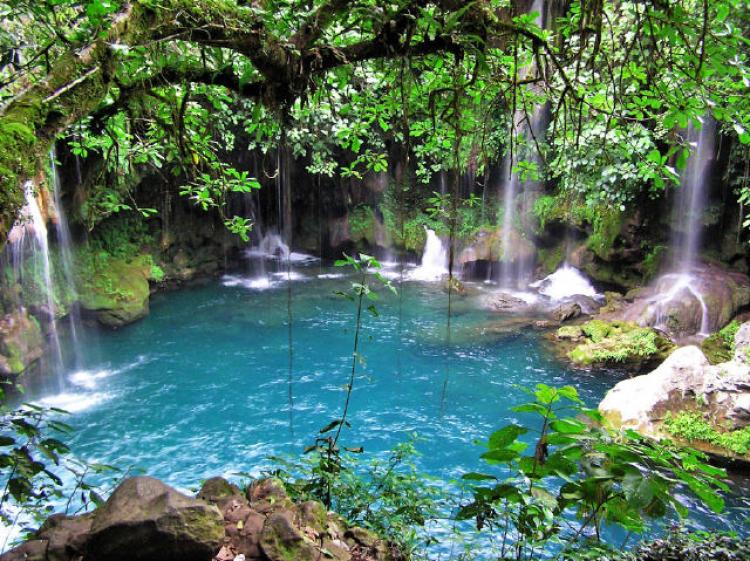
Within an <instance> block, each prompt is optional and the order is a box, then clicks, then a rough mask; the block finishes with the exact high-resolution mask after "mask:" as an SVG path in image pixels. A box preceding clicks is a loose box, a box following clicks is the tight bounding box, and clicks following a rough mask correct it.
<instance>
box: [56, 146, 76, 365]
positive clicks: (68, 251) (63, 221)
mask: <svg viewBox="0 0 750 561" xmlns="http://www.w3.org/2000/svg"><path fill="white" fill-rule="evenodd" d="M56 160H57V153H56V150H55V148H54V147H53V148H52V150H51V151H50V175H51V179H52V195H53V201H54V203H55V210H56V213H57V216H56V217H55V221H54V224H55V233H56V235H57V246H58V248H59V254H60V263H61V265H62V272H63V278H64V279H65V284H66V285H67V289H68V290H69V291H70V292H71V294H72V296H73V302H74V303H73V305H72V306H71V307H70V312H69V314H68V320H69V324H70V338H71V343H72V347H73V361H74V366H75V367H76V368H79V367H80V366H81V356H82V354H81V353H82V351H81V343H80V338H79V337H80V334H81V317H80V313H79V310H78V306H77V304H76V302H77V301H78V295H77V293H76V288H75V278H74V275H73V272H74V265H73V251H72V247H73V246H72V241H71V236H70V228H69V227H68V219H67V217H66V216H65V209H64V208H63V204H62V183H61V180H60V172H59V170H58V169H57V161H56Z"/></svg>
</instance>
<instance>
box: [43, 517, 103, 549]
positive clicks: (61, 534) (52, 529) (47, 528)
mask: <svg viewBox="0 0 750 561" xmlns="http://www.w3.org/2000/svg"><path fill="white" fill-rule="evenodd" d="M93 518H94V516H93V513H88V514H84V515H82V516H65V515H63V514H53V515H52V516H50V517H49V518H48V519H47V520H46V521H45V522H44V524H43V525H42V527H41V528H40V529H39V531H38V532H37V533H36V536H35V537H36V538H38V539H40V540H45V541H46V542H47V561H74V560H77V559H80V558H81V556H82V555H84V553H85V551H86V543H87V541H88V539H89V533H90V531H91V524H92V522H93Z"/></svg>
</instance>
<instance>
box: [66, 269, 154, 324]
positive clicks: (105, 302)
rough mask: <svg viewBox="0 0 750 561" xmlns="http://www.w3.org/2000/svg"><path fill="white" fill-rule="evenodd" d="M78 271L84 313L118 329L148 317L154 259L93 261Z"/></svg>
mask: <svg viewBox="0 0 750 561" xmlns="http://www.w3.org/2000/svg"><path fill="white" fill-rule="evenodd" d="M92 263H93V264H91V265H90V266H87V267H83V268H81V269H80V270H79V271H78V275H79V279H78V282H77V285H78V296H79V300H80V304H81V309H82V310H83V311H84V312H85V313H88V314H90V315H92V316H94V317H95V318H96V319H97V320H98V321H99V323H101V324H103V325H106V326H107V327H112V328H118V327H122V326H123V325H127V324H129V323H132V322H134V321H136V320H139V319H141V318H143V317H145V316H147V315H148V310H149V309H148V304H149V296H150V288H149V284H148V281H149V278H150V277H151V274H152V266H153V263H152V261H151V256H150V255H140V256H138V257H136V258H133V259H124V258H122V259H121V258H114V257H109V258H106V259H104V258H102V261H101V262H99V261H97V259H93V260H92Z"/></svg>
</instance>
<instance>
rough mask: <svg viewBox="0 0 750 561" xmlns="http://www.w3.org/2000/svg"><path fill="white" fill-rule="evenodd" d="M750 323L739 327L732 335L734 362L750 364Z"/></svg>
mask: <svg viewBox="0 0 750 561" xmlns="http://www.w3.org/2000/svg"><path fill="white" fill-rule="evenodd" d="M748 352H750V322H745V323H743V324H742V325H740V328H739V329H738V330H737V333H736V334H735V335H734V360H736V361H737V362H740V363H742V364H750V356H748Z"/></svg>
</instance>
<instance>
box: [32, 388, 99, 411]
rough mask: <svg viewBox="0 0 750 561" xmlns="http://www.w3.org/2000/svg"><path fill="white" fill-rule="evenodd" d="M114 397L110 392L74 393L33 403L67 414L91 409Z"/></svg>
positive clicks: (59, 394) (44, 398)
mask: <svg viewBox="0 0 750 561" xmlns="http://www.w3.org/2000/svg"><path fill="white" fill-rule="evenodd" d="M113 397H114V394H112V393H110V392H94V393H76V392H63V393H58V394H56V395H50V396H47V397H43V398H42V399H40V400H38V401H36V402H34V403H35V404H36V405H39V406H41V407H54V408H56V409H63V410H65V411H67V412H68V413H80V412H82V411H86V410H87V409H91V408H92V407H94V406H96V405H99V404H101V403H104V402H105V401H109V400H110V399H112V398H113Z"/></svg>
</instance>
